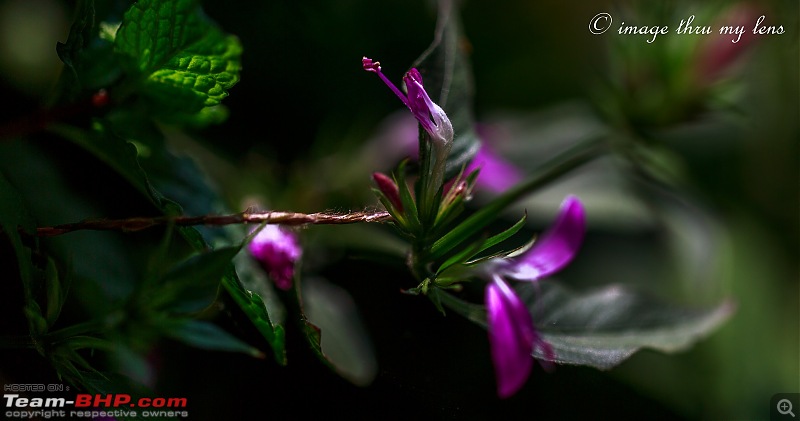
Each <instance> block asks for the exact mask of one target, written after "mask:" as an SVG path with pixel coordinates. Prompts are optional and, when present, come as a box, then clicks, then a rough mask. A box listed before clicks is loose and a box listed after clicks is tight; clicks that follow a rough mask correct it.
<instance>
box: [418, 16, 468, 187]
mask: <svg viewBox="0 0 800 421" xmlns="http://www.w3.org/2000/svg"><path fill="white" fill-rule="evenodd" d="M457 3H458V2H450V1H443V2H439V5H440V7H439V14H438V20H437V22H436V33H435V34H434V41H433V43H432V44H431V45H430V46H429V47H428V49H427V50H425V52H423V53H422V55H421V56H420V57H419V58H418V59H417V60H416V61H415V62H414V65H413V66H412V67H416V68H417V69H418V70H419V71H420V73H421V74H422V78H423V82H424V83H423V84H424V86H425V90H426V91H427V92H428V94H429V95H430V96H431V99H433V101H434V102H435V103H437V104H439V106H440V107H442V109H443V110H444V111H445V112H446V113H447V117H448V118H449V119H450V122H451V123H452V124H453V130H454V131H455V133H456V136H455V139H454V140H453V147H452V149H451V150H450V155H449V156H448V158H447V168H446V170H445V180H448V179H450V178H452V177H454V176H456V175H458V173H459V171H461V169H462V168H463V167H464V166H466V165H467V164H469V162H470V161H471V160H472V158H473V157H474V156H475V154H476V153H477V152H478V149H480V140H479V139H478V136H477V135H476V134H475V130H474V126H475V122H474V119H473V115H472V73H471V70H470V66H469V63H468V61H467V58H466V56H465V54H464V51H463V46H464V45H465V42H464V39H463V38H464V34H463V32H462V29H461V22H460V20H459V17H458V8H457V6H456V4H457Z"/></svg>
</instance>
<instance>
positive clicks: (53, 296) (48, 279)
mask: <svg viewBox="0 0 800 421" xmlns="http://www.w3.org/2000/svg"><path fill="white" fill-rule="evenodd" d="M69 284H70V283H69V278H67V282H64V281H62V280H61V278H60V277H59V274H58V268H57V267H56V262H55V260H53V259H52V258H50V257H48V258H47V267H46V268H45V291H46V293H47V312H46V314H45V316H46V319H47V326H48V329H49V328H51V327H53V324H55V322H56V320H58V316H59V315H60V314H61V309H62V308H63V307H64V303H65V302H66V301H67V293H68V292H69Z"/></svg>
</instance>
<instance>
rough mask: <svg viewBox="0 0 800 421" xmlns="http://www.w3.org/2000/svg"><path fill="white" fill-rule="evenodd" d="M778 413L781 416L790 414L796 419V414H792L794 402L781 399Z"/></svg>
mask: <svg viewBox="0 0 800 421" xmlns="http://www.w3.org/2000/svg"><path fill="white" fill-rule="evenodd" d="M778 413H780V414H781V415H786V414H789V415H791V416H792V418H795V416H794V412H792V401H790V400H789V399H781V400H779V401H778Z"/></svg>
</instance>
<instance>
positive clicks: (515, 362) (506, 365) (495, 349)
mask: <svg viewBox="0 0 800 421" xmlns="http://www.w3.org/2000/svg"><path fill="white" fill-rule="evenodd" d="M486 311H487V314H486V318H487V323H488V330H489V346H490V348H491V352H492V362H493V363H494V372H495V377H496V378H497V395H498V396H499V397H501V398H507V397H510V396H511V395H513V394H514V393H516V392H517V391H518V390H519V389H520V388H521V387H522V386H523V385H524V384H525V381H526V380H527V379H528V376H529V375H530V373H531V369H532V368H533V357H532V356H531V353H532V351H533V344H534V341H536V340H537V334H536V331H535V330H534V327H533V320H532V319H531V315H530V313H528V309H527V308H526V307H525V305H524V304H523V303H522V301H521V300H520V299H519V297H517V295H516V294H515V293H514V291H513V290H512V289H511V287H509V286H508V284H506V283H505V282H504V281H503V280H502V279H501V278H500V277H499V276H494V277H493V281H492V282H490V283H489V284H488V286H487V287H486Z"/></svg>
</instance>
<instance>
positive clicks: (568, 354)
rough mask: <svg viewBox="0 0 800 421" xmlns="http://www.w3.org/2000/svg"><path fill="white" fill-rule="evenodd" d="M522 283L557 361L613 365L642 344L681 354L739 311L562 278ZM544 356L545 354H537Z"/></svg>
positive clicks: (601, 366) (730, 306)
mask: <svg viewBox="0 0 800 421" xmlns="http://www.w3.org/2000/svg"><path fill="white" fill-rule="evenodd" d="M539 286H540V287H541V288H540V290H539V291H536V289H537V287H536V285H530V284H529V283H523V285H520V286H518V288H517V291H518V293H519V296H520V298H521V299H522V300H523V301H524V302H525V303H526V304H527V305H528V308H529V309H530V311H531V314H532V315H533V317H534V323H535V325H536V328H537V329H538V330H539V332H540V333H541V334H542V336H543V338H544V339H545V340H546V341H547V342H548V343H550V345H551V346H552V347H553V350H554V351H555V354H556V359H555V362H558V363H562V364H580V365H589V366H592V367H596V368H599V369H609V368H611V367H613V366H615V365H617V364H619V363H621V362H622V361H624V360H625V359H627V358H628V357H630V356H631V355H632V354H633V353H635V352H636V351H638V350H640V349H642V348H650V349H654V350H657V351H662V352H676V351H680V350H683V349H685V348H687V347H689V346H690V345H691V344H693V343H694V342H697V341H698V340H700V339H702V338H703V337H705V336H708V335H709V334H710V333H711V332H713V331H714V330H715V329H716V328H717V327H719V326H720V325H721V324H722V323H723V322H725V321H726V320H727V319H728V318H729V317H730V316H731V315H732V314H733V311H734V305H733V303H731V302H730V301H723V302H722V303H721V304H719V305H716V306H713V307H708V308H692V307H684V306H680V305H677V304H673V303H668V302H665V301H663V300H660V299H656V298H653V297H650V296H648V295H645V294H644V293H640V292H638V291H634V290H631V289H629V288H627V287H624V286H621V285H610V286H606V287H603V288H599V289H596V290H591V291H586V292H576V291H572V290H570V289H568V288H566V287H564V286H561V285H559V284H558V283H557V282H541V283H540V284H539ZM534 356H535V357H537V358H545V356H544V355H534Z"/></svg>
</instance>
